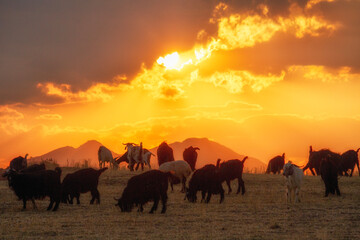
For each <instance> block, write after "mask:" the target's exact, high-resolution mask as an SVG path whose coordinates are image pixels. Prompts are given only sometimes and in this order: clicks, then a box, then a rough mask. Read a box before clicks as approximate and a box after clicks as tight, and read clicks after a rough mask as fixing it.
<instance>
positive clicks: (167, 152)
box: [156, 142, 175, 167]
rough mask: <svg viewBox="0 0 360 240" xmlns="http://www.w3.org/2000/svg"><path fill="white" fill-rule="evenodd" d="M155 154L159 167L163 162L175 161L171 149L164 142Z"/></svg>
mask: <svg viewBox="0 0 360 240" xmlns="http://www.w3.org/2000/svg"><path fill="white" fill-rule="evenodd" d="M156 153H157V158H158V164H159V167H160V166H161V164H163V163H164V162H171V161H175V159H174V152H173V149H172V148H171V147H170V146H169V145H168V144H167V143H166V142H162V143H161V144H160V145H159V147H158V149H157V152H156Z"/></svg>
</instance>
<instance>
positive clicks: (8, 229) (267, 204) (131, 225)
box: [0, 169, 360, 239]
mask: <svg viewBox="0 0 360 240" xmlns="http://www.w3.org/2000/svg"><path fill="white" fill-rule="evenodd" d="M70 171H73V170H70V169H68V170H64V172H63V176H65V175H66V173H68V172H70ZM134 174H136V173H130V172H128V171H125V170H120V171H110V170H108V171H106V172H105V173H104V174H103V175H101V176H100V183H99V191H100V194H101V204H100V205H90V204H89V201H90V193H87V194H83V195H81V198H80V201H81V204H80V205H76V204H75V205H64V204H60V207H59V210H58V211H57V212H47V211H46V207H47V205H48V203H49V200H48V199H45V200H41V201H40V200H38V201H36V202H37V206H38V210H33V209H32V204H31V202H29V203H28V209H27V210H26V211H21V208H22V202H21V201H17V199H16V197H15V194H14V193H13V192H12V191H11V190H10V189H9V188H8V186H7V181H0V229H1V230H0V239H360V205H359V204H360V177H359V176H355V177H352V178H346V177H341V178H340V180H339V186H340V191H341V193H342V196H341V197H337V196H330V197H328V198H324V197H323V194H324V184H323V183H322V181H321V178H320V177H313V176H306V177H305V180H304V185H303V188H302V190H301V195H300V196H301V203H298V204H286V201H285V187H284V179H283V177H282V176H280V175H276V176H275V175H264V174H244V181H245V184H246V188H247V192H246V194H245V195H244V196H241V195H236V194H234V193H232V194H230V195H227V194H226V196H225V201H224V203H223V204H219V196H218V195H215V196H213V197H212V199H211V201H210V203H209V204H204V203H199V202H198V203H195V204H192V203H189V202H187V201H184V194H182V193H180V185H177V186H176V187H175V189H174V192H171V190H170V189H169V192H168V196H169V201H168V209H167V212H166V213H165V214H160V210H161V205H159V209H158V210H157V212H156V213H155V214H149V213H148V211H149V210H150V208H151V204H152V203H148V204H147V205H146V206H145V209H144V213H138V212H137V211H136V209H134V210H133V212H131V213H122V212H120V209H119V208H118V207H115V203H116V202H115V200H114V199H113V198H114V197H120V195H121V193H122V190H123V189H124V187H125V185H126V182H127V180H128V179H129V178H130V177H131V176H132V175H134ZM232 185H233V189H236V186H237V183H236V181H233V183H232ZM223 186H224V189H225V190H226V191H227V188H226V186H225V184H224V185H223ZM199 197H200V193H198V198H199Z"/></svg>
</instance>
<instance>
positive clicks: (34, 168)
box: [20, 163, 45, 173]
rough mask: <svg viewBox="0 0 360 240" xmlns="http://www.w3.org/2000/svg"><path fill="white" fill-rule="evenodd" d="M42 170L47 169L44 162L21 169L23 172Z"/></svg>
mask: <svg viewBox="0 0 360 240" xmlns="http://www.w3.org/2000/svg"><path fill="white" fill-rule="evenodd" d="M42 170H45V164H44V163H41V164H33V165H30V166H28V167H27V168H24V169H21V170H20V172H21V173H31V172H37V171H42Z"/></svg>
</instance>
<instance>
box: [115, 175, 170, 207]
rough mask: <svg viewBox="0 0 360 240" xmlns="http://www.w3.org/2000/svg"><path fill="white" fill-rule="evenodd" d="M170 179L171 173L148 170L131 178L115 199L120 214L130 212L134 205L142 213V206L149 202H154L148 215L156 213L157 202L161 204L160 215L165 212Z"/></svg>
mask: <svg viewBox="0 0 360 240" xmlns="http://www.w3.org/2000/svg"><path fill="white" fill-rule="evenodd" d="M170 177H172V173H171V172H162V171H159V170H150V171H147V172H144V173H142V174H140V175H137V176H133V177H131V178H130V179H129V181H128V182H127V186H126V187H125V189H124V191H123V193H122V196H121V198H119V199H116V198H115V200H116V201H118V203H117V204H116V205H115V206H119V207H120V209H121V211H122V212H131V210H132V208H133V207H134V205H137V206H138V207H139V209H138V211H140V212H142V211H143V210H144V209H143V205H144V204H145V203H147V202H149V201H151V200H152V201H154V205H153V206H152V208H151V210H150V213H154V211H156V209H157V207H158V204H159V200H160V199H161V202H162V210H161V213H165V212H166V202H167V198H168V196H167V190H168V181H169V180H168V179H169V178H170Z"/></svg>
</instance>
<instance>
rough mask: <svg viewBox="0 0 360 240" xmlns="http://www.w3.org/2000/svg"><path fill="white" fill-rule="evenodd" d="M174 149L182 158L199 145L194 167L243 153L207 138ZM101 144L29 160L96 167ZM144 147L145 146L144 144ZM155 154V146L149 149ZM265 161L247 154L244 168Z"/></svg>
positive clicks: (258, 167) (256, 166) (93, 142)
mask: <svg viewBox="0 0 360 240" xmlns="http://www.w3.org/2000/svg"><path fill="white" fill-rule="evenodd" d="M168 144H169V145H170V147H171V148H172V149H173V150H174V157H175V159H176V160H180V159H183V157H182V153H183V151H184V149H185V148H187V147H189V146H193V147H199V148H200V150H199V151H198V160H197V164H196V167H197V168H200V167H202V166H204V165H205V164H208V163H213V164H215V163H216V161H217V159H218V158H220V159H221V160H229V159H235V158H238V159H243V158H244V155H241V154H238V153H236V152H234V151H233V150H231V149H230V148H227V147H225V146H223V145H221V144H219V143H217V142H214V141H211V140H209V139H207V138H188V139H186V140H184V141H182V142H174V143H168ZM100 146H102V144H101V143H100V142H98V141H96V140H90V141H87V142H86V143H84V144H82V145H81V146H80V147H78V148H74V147H70V146H66V147H62V148H58V149H55V150H53V151H51V152H48V153H46V154H44V155H41V156H37V157H33V158H31V159H30V161H34V162H38V161H41V160H45V159H53V160H54V161H55V162H57V163H58V164H59V165H60V166H73V165H74V164H80V165H81V164H83V163H84V161H85V160H87V161H88V162H89V165H90V166H92V167H98V156H97V152H98V149H99V147H100ZM145 147H146V146H145ZM110 150H111V149H110ZM149 150H150V151H151V152H152V153H154V154H155V155H156V151H157V147H155V148H152V149H149ZM112 154H113V156H114V157H116V156H119V154H118V153H115V152H112ZM151 165H152V167H154V168H157V167H158V166H157V158H156V157H152V158H151ZM265 167H266V166H265V163H263V162H261V161H260V160H258V159H256V158H253V157H251V156H249V158H248V159H247V160H246V162H245V168H246V169H248V170H251V171H254V170H255V169H256V171H260V170H263V169H264V168H265Z"/></svg>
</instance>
